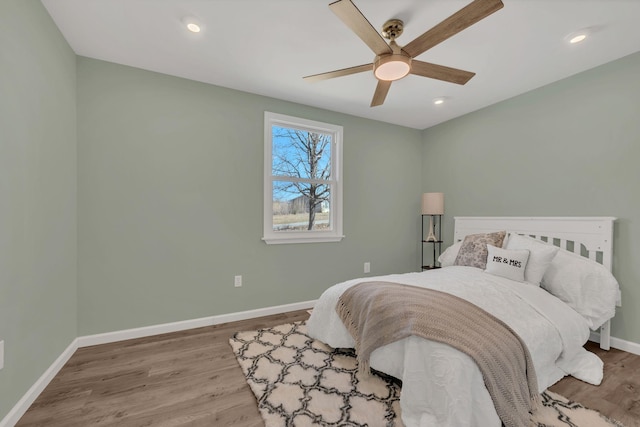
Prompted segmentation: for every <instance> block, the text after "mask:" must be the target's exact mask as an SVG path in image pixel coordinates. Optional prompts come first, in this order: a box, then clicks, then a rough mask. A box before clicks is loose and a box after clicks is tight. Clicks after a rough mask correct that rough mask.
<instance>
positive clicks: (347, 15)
mask: <svg viewBox="0 0 640 427" xmlns="http://www.w3.org/2000/svg"><path fill="white" fill-rule="evenodd" d="M329 8H330V9H331V11H332V12H333V13H335V14H336V16H337V17H338V18H340V19H341V20H342V22H344V23H345V24H346V25H347V27H349V28H351V31H353V32H354V33H356V35H357V36H358V37H360V38H361V39H362V41H363V42H365V43H366V44H367V46H369V48H370V49H371V50H372V51H373V52H374V53H375V54H376V55H382V54H383V53H392V52H391V48H390V47H389V45H388V44H387V42H386V41H384V39H383V38H382V36H381V35H380V34H379V33H378V32H377V31H376V29H375V28H373V25H371V23H370V22H369V21H367V18H365V17H364V15H363V14H362V12H360V9H358V8H357V7H356V5H355V4H353V3H352V2H351V0H338V1H336V2H334V3H331V4H330V5H329Z"/></svg>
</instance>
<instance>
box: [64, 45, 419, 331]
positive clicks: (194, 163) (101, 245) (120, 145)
mask: <svg viewBox="0 0 640 427" xmlns="http://www.w3.org/2000/svg"><path fill="white" fill-rule="evenodd" d="M77 73H78V141H79V143H78V158H79V161H78V163H79V169H78V224H79V225H78V226H79V258H78V264H79V269H78V283H79V302H78V307H79V323H78V324H79V334H80V335H86V334H95V333H100V332H105V331H114V330H121V329H126V328H134V327H140V326H146V325H153V324H159V323H165V322H173V321H178V320H185V319H194V318H198V317H204V316H211V315H218V314H223V313H232V312H238V311H242V310H249V309H256V308H262V307H269V306H275V305H280V304H287V303H295V302H300V301H306V300H312V299H316V298H318V297H319V296H320V294H321V292H322V291H323V290H324V289H325V288H327V287H328V286H330V285H332V284H334V283H336V282H338V281H342V280H346V279H348V278H353V277H356V276H362V274H363V273H362V272H363V263H364V262H365V261H369V262H371V268H372V274H385V273H392V272H406V271H411V270H414V271H415V270H416V269H417V268H418V256H417V239H416V236H417V235H418V234H419V220H418V215H417V214H416V212H419V201H420V200H419V199H420V176H421V171H420V162H421V150H422V134H421V132H420V131H417V130H413V129H408V128H403V127H398V126H391V125H388V124H384V123H380V122H374V121H370V120H364V119H360V118H355V117H351V116H346V115H343V114H339V113H334V112H330V111H324V110H319V109H315V108H311V107H306V106H302V105H297V104H292V103H288V102H284V101H280V100H276V99H271V98H266V97H261V96H257V95H252V94H248V93H244V92H239V91H235V90H230V89H225V88H221V87H216V86H212V85H207V84H203V83H198V82H193V81H189V80H184V79H180V78H176V77H170V76H167V75H162V74H156V73H152V72H148V71H143V70H140V69H134V68H129V67H125V66H121V65H116V64H113V63H107V62H102V61H98V60H93V59H88V58H78V68H77ZM265 110H267V111H272V112H276V113H282V114H288V115H294V116H298V117H303V118H308V119H313V120H318V121H323V122H327V123H333V124H338V125H342V126H344V234H345V235H346V238H345V239H344V240H343V241H342V242H340V243H324V244H296V245H266V244H265V243H263V242H262V241H261V240H260V239H261V237H262V189H263V114H264V111H265ZM236 274H241V275H242V276H243V286H242V287H241V288H234V286H233V276H234V275H236Z"/></svg>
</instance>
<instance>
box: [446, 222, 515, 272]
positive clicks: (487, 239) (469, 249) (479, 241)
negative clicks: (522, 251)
mask: <svg viewBox="0 0 640 427" xmlns="http://www.w3.org/2000/svg"><path fill="white" fill-rule="evenodd" d="M506 234H507V232H506V231H497V232H495V233H486V234H469V235H468V236H467V237H465V238H464V240H463V241H462V246H461V247H460V251H459V252H458V256H456V260H455V262H454V263H453V265H465V266H467V267H476V268H481V269H483V270H484V269H485V267H486V266H487V244H489V245H493V246H495V247H497V248H500V247H502V241H503V240H504V236H506Z"/></svg>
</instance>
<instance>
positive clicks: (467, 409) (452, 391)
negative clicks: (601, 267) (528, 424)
mask: <svg viewBox="0 0 640 427" xmlns="http://www.w3.org/2000/svg"><path fill="white" fill-rule="evenodd" d="M375 280H380V281H388V282H396V283H404V284H407V285H414V286H421V287H427V288H431V289H436V290H440V291H445V292H448V293H451V294H453V295H457V296H459V297H462V298H465V299H466V300H468V301H470V302H472V303H474V304H476V305H477V306H479V307H481V308H483V309H484V310H485V311H488V312H490V313H492V314H493V315H494V316H496V317H497V318H499V319H500V320H502V321H504V322H506V323H507V324H509V325H510V326H511V328H513V330H514V331H515V332H516V333H517V334H518V335H519V336H520V337H521V338H522V339H523V340H524V342H525V343H526V344H527V346H528V348H529V351H530V353H531V356H532V358H533V363H534V366H535V369H536V374H537V376H538V385H539V389H540V391H541V392H542V391H544V390H545V389H546V388H547V387H549V386H550V385H552V384H553V383H555V382H556V381H558V380H559V379H561V378H562V377H563V376H565V375H573V376H574V377H576V378H579V379H581V380H583V381H587V382H589V383H592V384H599V383H600V381H601V380H602V372H603V364H602V361H601V360H600V359H599V358H598V357H597V356H596V355H594V354H593V353H590V352H587V351H586V350H585V349H584V348H583V347H582V346H583V345H584V343H585V342H586V341H587V339H588V338H589V327H588V324H587V322H586V321H585V320H584V319H583V318H582V317H581V316H580V315H579V314H578V313H577V312H575V311H574V310H573V309H571V308H570V307H569V306H567V305H566V304H565V303H563V302H562V301H560V300H559V299H557V298H556V297H554V296H552V295H551V294H549V293H548V292H546V291H545V290H544V289H541V288H538V287H536V286H533V285H528V284H525V283H519V282H514V281H512V280H509V279H505V278H502V277H498V276H494V275H491V274H488V273H485V272H483V271H482V270H480V269H477V268H473V267H446V268H442V269H439V270H431V271H427V272H422V273H407V274H395V275H388V276H378V277H370V278H365V279H363V278H360V279H355V280H349V281H347V282H343V283H339V284H337V285H334V286H332V287H331V288H329V289H327V290H326V291H325V292H324V293H323V294H322V296H321V297H320V299H319V300H318V302H317V304H316V305H315V307H314V310H313V312H312V314H311V317H310V319H309V321H308V328H309V334H310V335H311V336H312V337H314V338H316V339H319V340H321V341H323V342H325V343H327V344H328V345H330V346H331V347H334V348H339V347H340V348H344V347H347V348H352V347H354V346H355V343H354V341H353V338H352V337H351V335H350V334H349V333H348V332H347V330H346V329H345V327H344V325H343V324H342V321H341V320H340V318H339V317H338V315H337V313H336V311H335V306H336V303H337V301H338V298H339V297H340V295H341V294H342V292H344V291H345V290H346V289H347V288H349V287H350V286H353V285H355V284H357V283H360V282H365V281H375ZM371 367H372V368H374V369H377V370H379V371H382V372H385V373H387V374H389V375H392V376H394V377H396V378H399V379H401V380H402V381H403V385H402V395H401V397H400V406H401V410H402V420H403V422H404V424H405V425H406V426H407V427H417V426H420V427H427V426H428V427H464V426H468V427H493V426H495V427H500V425H501V423H500V419H499V418H498V415H497V414H496V411H495V409H494V407H493V403H492V401H491V397H490V395H489V392H488V391H487V389H486V388H485V387H484V382H483V380H482V374H481V373H480V370H479V369H478V367H477V365H476V364H475V363H474V362H473V360H472V359H471V358H470V357H469V356H467V355H466V354H464V353H461V352H459V351H457V350H455V349H453V348H452V347H450V346H448V345H446V344H441V343H437V342H433V341H428V340H425V339H423V338H418V337H409V338H405V339H402V340H400V341H396V342H394V343H391V344H389V345H386V346H384V347H381V348H379V349H377V350H375V351H374V352H373V353H372V355H371Z"/></svg>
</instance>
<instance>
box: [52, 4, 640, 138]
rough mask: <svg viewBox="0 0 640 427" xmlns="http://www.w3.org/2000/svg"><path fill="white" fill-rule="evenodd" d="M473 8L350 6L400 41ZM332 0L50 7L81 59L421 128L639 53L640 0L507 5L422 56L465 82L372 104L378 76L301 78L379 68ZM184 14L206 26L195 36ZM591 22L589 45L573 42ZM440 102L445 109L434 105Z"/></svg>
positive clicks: (415, 86) (403, 83)
mask: <svg viewBox="0 0 640 427" xmlns="http://www.w3.org/2000/svg"><path fill="white" fill-rule="evenodd" d="M470 1H471V0H393V1H392V0H384V1H383V0H353V2H354V4H355V5H356V6H357V7H358V8H359V9H360V10H361V11H362V13H363V14H364V16H365V17H367V19H368V20H369V21H370V22H371V24H372V25H373V26H374V27H375V28H376V29H380V28H381V27H382V24H383V23H384V22H385V21H386V20H388V19H390V18H399V19H402V20H403V21H404V22H405V31H404V34H402V35H401V36H400V38H398V40H397V41H398V44H400V45H401V46H402V45H405V44H407V43H408V42H410V41H411V40H413V39H414V38H415V37H417V36H419V35H420V34H422V33H423V32H425V31H426V30H427V29H429V28H431V27H432V26H434V25H435V24H437V23H438V22H440V21H442V20H443V19H445V18H446V17H448V16H449V15H451V14H453V13H454V12H456V11H457V10H459V9H461V8H462V7H464V6H465V5H467V4H468V3H470ZM329 2H330V0H42V3H43V4H44V5H45V7H46V8H47V10H48V11H49V13H50V14H51V16H52V17H53V20H54V21H55V23H56V25H57V26H58V27H59V28H60V30H61V31H62V34H63V35H64V37H65V38H66V40H67V41H68V42H69V44H70V45H71V47H72V48H73V50H74V51H75V52H76V53H77V54H78V55H82V56H86V57H90V58H97V59H102V60H105V61H110V62H115V63H119V64H125V65H130V66H133V67H138V68H142V69H146V70H151V71H157V72H160V73H165V74H170V75H174V76H179V77H184V78H187V79H192V80H197V81H201V82H206V83H211V84H214V85H219V86H224V87H228V88H233V89H238V90H242V91H246V92H251V93H255V94H260V95H266V96H271V97H274V98H279V99H283V100H288V101H293V102H298V103H301V104H306V105H311V106H315V107H320V108H326V109H329V110H334V111H338V112H342V113H347V114H352V115H355V116H360V117H366V118H370V119H375V120H381V121H385V122H389V123H395V124H399V125H403V126H408V127H412V128H417V129H424V128H427V127H430V126H433V125H435V124H438V123H441V122H444V121H446V120H449V119H452V118H454V117H458V116H461V115H463V114H466V113H469V112H471V111H474V110H477V109H479V108H482V107H485V106H488V105H491V104H493V103H496V102H498V101H501V100H504V99H507V98H510V97H513V96H515V95H518V94H521V93H523V92H527V91H529V90H532V89H535V88H537V87H540V86H543V85H545V84H548V83H551V82H553V81H556V80H559V79H562V78H565V77H568V76H570V75H573V74H576V73H578V72H581V71H584V70H587V69H589V68H593V67H595V66H598V65H600V64H603V63H606V62H609V61H612V60H615V59H618V58H621V57H623V56H626V55H628V54H631V53H634V52H637V51H639V50H640V25H638V17H640V1H639V0H503V2H504V4H505V6H504V8H503V9H501V10H499V11H498V12H496V13H494V14H493V15H490V16H489V17H487V18H485V19H484V20H482V21H480V22H479V23H477V24H475V25H473V26H471V27H469V28H467V29H466V30H464V31H463V32H461V33H459V34H457V35H455V36H453V37H452V38H450V39H448V40H446V41H444V42H443V43H441V44H440V45H438V46H436V47H434V48H433V49H431V50H428V51H427V52H425V53H423V54H422V55H420V56H419V57H418V59H420V60H423V61H427V62H433V63H437V64H441V65H446V66H450V67H455V68H461V69H463V70H468V71H473V72H475V73H476V76H475V77H473V78H472V79H471V80H470V81H469V82H468V83H467V84H466V85H465V86H458V85H455V84H451V83H444V82H440V81H437V80H432V79H428V78H425V77H418V76H412V75H410V76H408V77H406V78H404V79H402V80H400V81H397V82H394V83H393V84H392V86H391V90H390V91H389V94H388V96H387V99H386V101H385V103H384V105H382V106H379V107H374V108H371V107H369V104H370V102H371V97H372V96H373V92H374V89H375V86H376V80H375V77H374V76H373V74H372V73H368V72H366V73H360V74H355V75H351V76H346V77H340V78H337V79H332V80H325V81H321V82H316V83H309V82H306V81H303V80H302V77H303V76H306V75H310V74H317V73H322V72H325V71H332V70H335V69H340V68H346V67H350V66H355V65H361V64H366V63H370V62H372V61H373V58H374V54H373V53H372V52H371V51H370V50H369V48H368V47H367V46H366V45H365V44H364V42H362V40H360V39H359V38H358V37H357V36H356V35H355V34H354V33H352V32H351V30H349V29H348V28H347V27H346V26H345V25H344V24H343V23H342V21H340V20H339V19H338V17H336V16H335V15H334V14H333V13H332V12H331V10H330V9H329V8H328V4H329ZM185 16H193V17H195V18H196V19H198V20H199V21H200V23H201V24H202V26H203V31H202V32H201V33H199V34H193V33H190V32H189V31H187V30H186V28H185V27H184V25H183V23H182V19H183V18H184V17H185ZM587 27H589V28H591V36H590V37H589V38H588V39H587V40H586V41H584V42H582V43H580V44H577V45H570V44H568V43H567V41H566V39H565V38H566V36H567V35H568V34H570V33H572V32H574V31H576V30H579V29H583V28H587ZM442 96H444V97H447V98H448V100H447V102H446V103H445V104H443V105H440V106H435V105H434V104H433V99H434V98H436V97H442Z"/></svg>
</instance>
